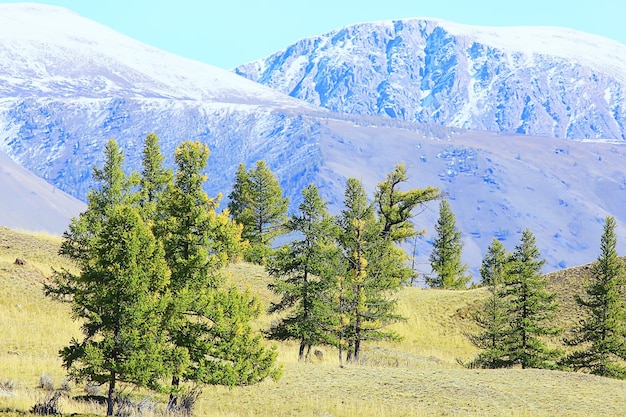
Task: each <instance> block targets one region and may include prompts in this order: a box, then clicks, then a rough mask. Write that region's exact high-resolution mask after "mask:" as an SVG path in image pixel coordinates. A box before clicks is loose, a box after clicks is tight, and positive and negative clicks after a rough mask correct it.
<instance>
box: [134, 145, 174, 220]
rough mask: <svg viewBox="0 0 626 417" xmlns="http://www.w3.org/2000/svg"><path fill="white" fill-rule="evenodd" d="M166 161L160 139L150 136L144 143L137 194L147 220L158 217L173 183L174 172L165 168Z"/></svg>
mask: <svg viewBox="0 0 626 417" xmlns="http://www.w3.org/2000/svg"><path fill="white" fill-rule="evenodd" d="M164 161H165V157H164V156H163V154H162V153H161V147H160V145H159V137H158V136H157V135H156V134H155V133H150V134H148V135H147V136H146V139H145V141H144V149H143V158H142V161H141V162H142V171H141V174H140V178H139V192H138V193H137V200H138V205H139V206H140V207H142V209H143V211H144V212H145V216H146V218H152V217H156V216H157V214H156V213H157V210H158V208H157V207H158V206H159V203H160V202H161V198H162V197H163V195H164V194H165V190H166V189H167V187H168V186H169V185H171V182H172V181H173V174H172V170H171V169H169V168H165V167H164V166H163V163H164ZM152 220H154V219H152Z"/></svg>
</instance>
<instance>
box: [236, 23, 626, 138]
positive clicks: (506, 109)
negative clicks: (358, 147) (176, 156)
mask: <svg viewBox="0 0 626 417" xmlns="http://www.w3.org/2000/svg"><path fill="white" fill-rule="evenodd" d="M234 71H235V72H236V73H237V74H239V75H242V76H244V77H246V78H249V79H251V80H254V81H257V82H259V83H261V84H264V85H267V86H270V87H272V88H274V89H276V90H277V91H281V92H283V93H286V94H289V95H291V96H293V97H296V98H300V99H303V100H306V101H307V102H309V103H311V104H315V105H318V106H321V107H324V108H327V109H330V110H332V111H336V112H343V113H353V114H370V115H382V116H385V117H391V118H399V119H402V120H409V121H415V122H420V123H437V124H441V125H445V126H454V127H461V128H467V129H479V130H490V131H496V132H509V133H523V134H530V135H541V136H551V137H560V138H568V139H598V138H604V139H619V140H623V139H626V105H625V100H626V97H625V91H626V46H624V45H622V44H620V43H619V42H616V41H613V40H610V39H606V38H602V37H599V36H595V35H590V34H586V33H582V32H578V31H574V30H570V29H562V28H552V27H502V28H496V27H478V26H467V25H460V24H456V23H452V22H447V21H444V20H439V19H419V18H416V19H404V20H395V21H381V22H372V23H363V24H357V25H353V26H348V27H345V28H341V29H337V30H335V31H332V32H329V33H326V34H323V35H320V36H317V37H313V38H308V39H303V40H300V41H298V42H297V43H295V44H293V45H290V46H288V47H287V48H286V49H285V50H283V51H279V52H276V53H275V54H273V55H271V56H269V57H267V58H264V59H260V60H258V61H254V62H250V63H247V64H244V65H241V66H239V67H237V68H235V70H234Z"/></svg>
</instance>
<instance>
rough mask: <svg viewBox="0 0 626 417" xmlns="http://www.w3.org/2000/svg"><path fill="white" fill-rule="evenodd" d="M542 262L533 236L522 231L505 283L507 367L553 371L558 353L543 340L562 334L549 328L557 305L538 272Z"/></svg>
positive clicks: (555, 329) (529, 232)
mask: <svg viewBox="0 0 626 417" xmlns="http://www.w3.org/2000/svg"><path fill="white" fill-rule="evenodd" d="M544 263H545V260H543V259H540V254H539V250H538V249H537V246H536V243H535V236H534V235H533V234H532V232H531V231H530V230H528V229H525V230H524V231H523V233H522V238H521V241H520V243H519V245H517V246H516V247H515V251H514V252H513V255H512V257H511V261H510V263H509V266H510V269H508V271H507V274H506V276H507V278H506V282H505V287H506V288H505V293H506V296H507V297H508V298H509V300H510V301H509V320H510V322H511V329H510V333H509V337H508V339H507V356H508V359H507V361H508V364H507V365H508V366H512V365H515V364H519V365H521V366H522V368H553V367H555V360H556V359H558V357H559V355H561V351H560V350H558V349H551V348H549V347H548V346H547V345H546V343H545V341H544V340H543V339H542V338H543V337H544V336H556V335H558V334H559V333H560V332H561V330H560V329H558V328H557V327H555V326H552V325H551V320H552V319H553V318H554V316H555V314H556V309H557V307H558V305H557V303H556V301H555V299H556V294H554V293H550V292H548V291H547V285H548V282H547V279H546V278H545V277H544V276H543V275H542V272H541V268H542V266H543V264H544Z"/></svg>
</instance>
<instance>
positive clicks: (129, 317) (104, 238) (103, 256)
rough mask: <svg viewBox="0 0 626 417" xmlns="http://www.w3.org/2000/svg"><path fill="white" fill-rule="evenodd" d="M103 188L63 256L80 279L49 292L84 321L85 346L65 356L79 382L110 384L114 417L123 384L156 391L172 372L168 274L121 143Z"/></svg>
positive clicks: (103, 174) (101, 173)
mask: <svg viewBox="0 0 626 417" xmlns="http://www.w3.org/2000/svg"><path fill="white" fill-rule="evenodd" d="M105 157H106V159H105V163H104V167H103V169H94V178H95V179H96V180H98V181H99V182H100V187H99V188H98V189H94V190H92V191H91V192H90V193H89V197H88V198H89V201H88V207H87V210H86V211H85V212H84V213H81V215H80V216H79V217H78V218H75V219H73V220H72V223H71V225H70V227H69V230H68V231H67V232H65V233H64V235H63V242H62V245H61V251H60V253H61V254H62V255H64V256H67V257H69V258H70V259H72V260H73V261H74V262H75V264H76V266H77V269H78V272H77V273H74V272H71V271H68V270H63V271H58V272H55V275H54V280H53V282H52V283H51V284H50V285H47V286H46V293H47V294H48V295H50V296H55V297H58V298H60V299H61V300H65V301H69V302H70V303H71V305H72V311H73V314H74V316H75V317H76V318H79V319H81V320H82V321H83V324H82V332H83V335H84V337H83V339H82V340H80V341H79V340H77V339H73V340H72V341H71V343H70V346H68V347H65V348H64V349H62V350H61V352H60V354H61V357H62V359H63V366H64V367H65V368H66V369H67V370H68V373H69V375H70V377H71V378H72V379H74V380H76V381H84V380H87V381H91V382H95V383H98V384H108V396H107V415H112V414H113V405H114V398H115V392H116V384H117V383H118V382H128V383H133V384H137V385H140V386H152V387H154V386H156V385H157V383H158V379H159V377H160V376H162V375H163V374H164V373H165V369H164V367H163V361H162V355H163V352H164V351H165V348H166V347H165V339H164V337H163V333H162V331H161V330H162V326H161V324H162V316H163V314H164V312H165V309H166V307H167V305H168V301H169V300H168V293H167V284H168V282H169V270H168V269H167V265H166V263H165V259H164V253H163V249H162V247H161V246H160V245H159V244H158V243H157V241H156V239H155V238H154V236H153V234H152V232H151V230H150V228H149V227H148V226H147V225H146V224H145V223H144V221H143V219H142V218H141V216H140V214H139V213H138V212H137V210H136V209H135V208H133V207H132V206H131V205H130V196H129V183H128V179H127V177H126V176H125V175H124V172H123V170H122V162H123V155H122V153H121V152H120V151H119V148H118V147H117V144H116V143H115V141H110V142H109V143H108V144H107V146H106V149H105Z"/></svg>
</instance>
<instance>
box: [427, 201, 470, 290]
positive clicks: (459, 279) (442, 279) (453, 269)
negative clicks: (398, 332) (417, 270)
mask: <svg viewBox="0 0 626 417" xmlns="http://www.w3.org/2000/svg"><path fill="white" fill-rule="evenodd" d="M435 231H436V233H437V236H436V237H435V240H434V242H433V251H432V253H431V255H430V265H431V267H432V270H433V272H434V273H435V276H434V277H430V278H428V280H427V282H428V284H429V285H430V286H431V287H434V288H446V289H455V290H458V289H463V288H467V284H468V282H469V281H470V279H471V277H470V276H469V275H466V274H467V265H465V264H463V262H462V260H461V253H462V251H463V241H462V240H461V232H460V231H459V230H457V228H456V219H455V217H454V213H452V210H451V209H450V204H448V202H447V201H446V200H442V201H441V204H440V205H439V220H438V221H437V225H436V226H435Z"/></svg>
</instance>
